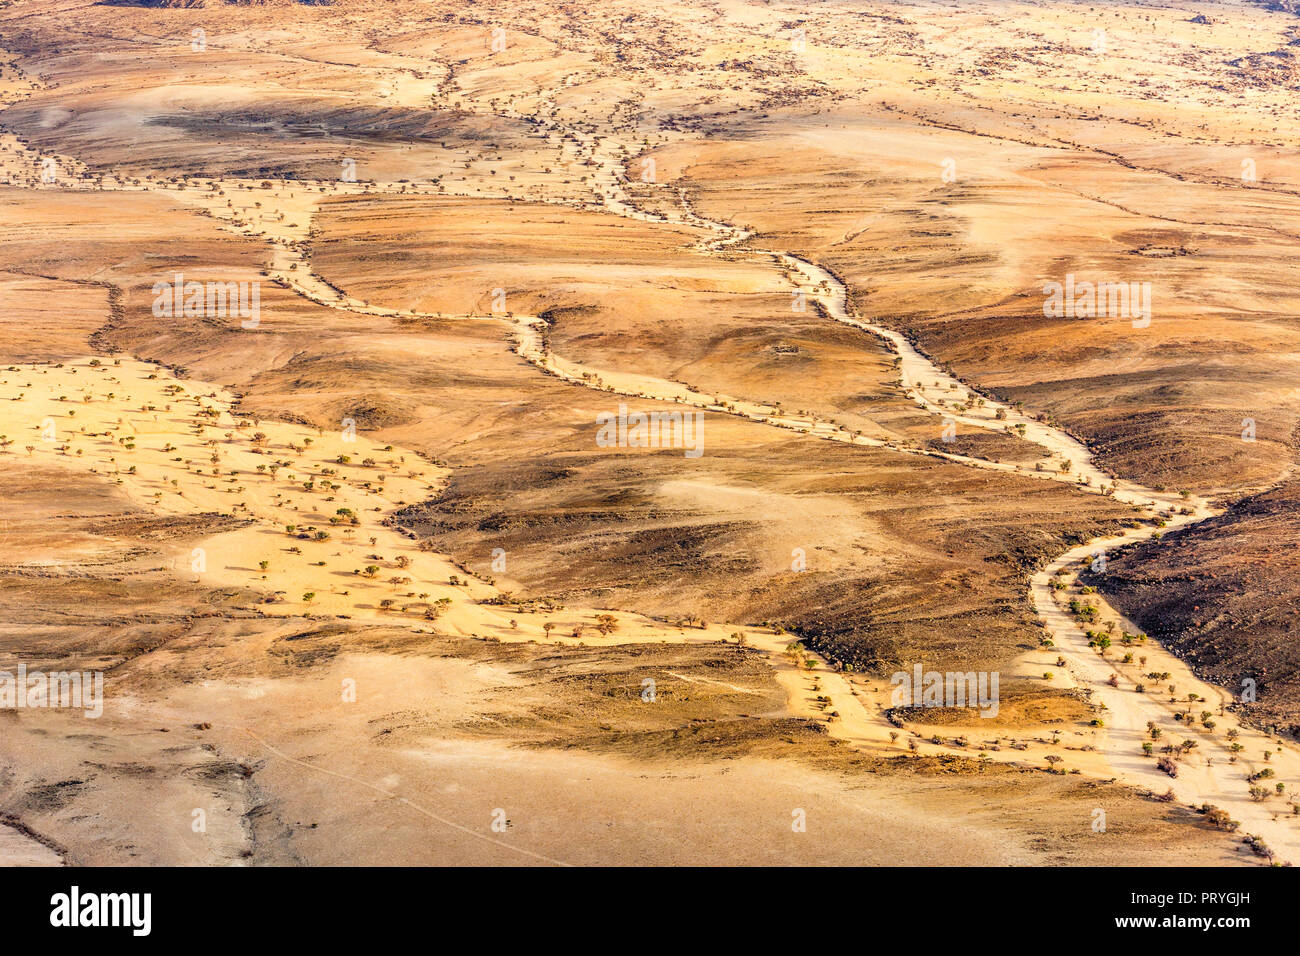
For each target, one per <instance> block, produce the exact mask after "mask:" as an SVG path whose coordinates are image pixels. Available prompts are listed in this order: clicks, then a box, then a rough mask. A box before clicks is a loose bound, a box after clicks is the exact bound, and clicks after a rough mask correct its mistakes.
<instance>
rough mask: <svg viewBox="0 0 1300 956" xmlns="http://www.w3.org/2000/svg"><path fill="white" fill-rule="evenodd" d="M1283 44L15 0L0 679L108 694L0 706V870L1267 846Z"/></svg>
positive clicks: (1276, 812)
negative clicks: (914, 684) (168, 304)
mask: <svg viewBox="0 0 1300 956" xmlns="http://www.w3.org/2000/svg"><path fill="white" fill-rule="evenodd" d="M1197 14H1203V16H1201V17H1200V18H1199V19H1194V18H1195V17H1196V16H1197ZM1297 49H1300V19H1297V17H1295V16H1293V15H1291V14H1289V13H1287V12H1286V11H1284V10H1273V9H1267V8H1266V6H1265V5H1253V4H1228V3H1217V2H1206V3H1194V4H1188V5H1186V6H1185V7H1179V8H1177V9H1175V8H1167V7H1166V8H1152V7H1148V6H1144V5H1139V4H1132V5H1130V4H1126V3H1115V4H1102V5H1092V6H1087V5H1080V4H1075V3H1069V2H1065V0H1044V2H1039V3H1015V4H1002V3H996V4H995V3H988V4H973V5H963V7H962V9H961V10H960V11H955V10H954V9H953V8H952V7H951V6H945V5H941V4H937V3H935V4H931V3H926V2H923V3H913V4H894V3H884V2H862V3H858V2H846V3H842V4H840V3H837V4H830V5H817V6H816V7H815V8H814V9H808V8H807V5H799V4H758V3H747V2H741V0H736V2H732V0H724V2H722V3H718V4H710V5H708V6H707V7H701V6H699V5H697V4H688V3H670V4H668V5H666V6H660V7H657V8H656V9H655V10H654V11H648V10H646V9H644V8H643V7H637V6H634V5H626V4H619V3H616V4H614V5H613V6H610V7H608V8H603V9H601V10H583V11H580V12H579V11H576V10H571V9H570V8H567V7H563V6H558V5H554V4H550V3H546V2H539V3H536V4H534V3H527V4H524V5H523V6H522V7H521V6H520V5H519V4H509V5H505V4H495V3H489V4H474V5H472V6H468V7H466V6H464V5H458V4H450V3H441V2H437V0H420V2H418V3H413V4H407V5H404V6H403V8H402V11H401V12H400V13H394V11H393V9H392V7H391V5H388V4H383V3H379V2H378V0H339V2H336V3H335V4H333V5H330V6H315V5H301V4H293V3H289V2H287V0H286V2H285V3H269V4H264V5H254V6H242V5H240V6H236V5H229V4H225V3H220V2H208V3H204V4H199V5H194V6H192V5H189V4H181V3H159V4H146V3H139V4H129V3H121V4H117V5H110V6H96V7H93V8H87V7H85V6H83V5H81V4H79V3H76V2H73V0H30V2H27V3H24V4H21V5H17V4H11V5H9V6H6V7H3V8H0V105H2V107H3V108H0V245H3V249H4V252H5V256H4V260H3V261H4V263H5V264H4V266H3V268H0V493H3V496H4V501H5V508H4V512H3V514H2V515H0V578H3V582H4V587H3V589H2V590H0V608H3V613H2V614H0V671H6V672H13V671H15V670H16V668H17V667H18V665H19V664H20V663H21V664H23V665H24V666H25V667H26V669H27V670H28V671H29V672H30V671H35V670H44V671H71V670H85V671H97V672H101V673H103V675H104V687H105V698H104V702H103V714H102V716H99V717H90V716H87V715H85V714H83V713H81V712H80V711H79V710H78V709H76V708H32V707H8V708H3V709H0V726H3V728H4V732H3V733H0V770H2V771H3V772H0V860H2V861H4V862H5V863H8V864H10V865H58V864H71V865H77V864H114V865H117V864H138V865H150V864H176V863H179V864H253V865H256V864H272V863H289V864H304V865H322V864H324V865H347V864H377V863H398V864H412V865H419V864H458V865H496V864H529V865H533V864H536V865H565V864H572V865H583V864H637V863H649V864H656V865H696V864H720V863H723V864H725V863H730V864H746V865H762V864H818V865H826V864H831V865H835V864H845V865H852V864H859V865H860V864H869V865H882V866H883V865H909V864H985V865H1006V864H1011V865H1071V864H1101V865H1137V864H1175V863H1181V864H1209V865H1219V864H1235V865H1250V864H1260V863H1268V862H1274V863H1290V862H1293V861H1296V860H1300V805H1298V804H1296V803H1295V802H1294V800H1295V798H1294V796H1293V794H1292V788H1293V787H1294V786H1295V785H1296V784H1297V782H1298V781H1300V746H1298V745H1297V743H1296V740H1295V731H1296V729H1297V725H1296V723H1295V722H1294V714H1295V713H1298V712H1300V690H1298V688H1300V676H1297V675H1298V674H1300V658H1297V656H1296V655H1295V654H1294V653H1292V649H1291V646H1290V645H1291V644H1292V643H1293V641H1292V638H1293V637H1294V634H1295V628H1294V617H1293V615H1292V614H1291V613H1290V606H1291V604H1293V601H1292V599H1291V596H1292V595H1293V594H1294V589H1293V578H1294V573H1293V572H1294V570H1295V568H1294V565H1295V562H1296V560H1297V558H1296V554H1300V552H1298V551H1297V549H1296V547H1295V544H1296V542H1294V541H1291V540H1290V539H1291V538H1292V537H1294V531H1295V528H1294V527H1293V525H1294V522H1293V521H1291V515H1290V511H1291V510H1293V509H1289V508H1288V502H1291V501H1292V498H1293V495H1291V491H1292V490H1293V489H1292V488H1291V485H1292V484H1293V483H1294V479H1293V478H1292V471H1293V467H1294V461H1295V452H1296V443H1295V436H1296V427H1297V416H1298V415H1300V412H1298V411H1297V409H1300V404H1297V402H1296V398H1297V397H1298V396H1300V365H1298V364H1297V356H1300V339H1298V338H1297V336H1298V335H1300V330H1297V327H1296V324H1295V319H1294V315H1295V308H1296V305H1297V303H1300V288H1298V287H1297V285H1296V281H1295V278H1294V269H1293V268H1292V263H1293V262H1294V257H1295V253H1296V248H1295V244H1296V243H1297V242H1300V233H1297V232H1296V231H1295V229H1294V226H1293V225H1292V224H1293V223H1294V221H1295V213H1296V212H1297V211H1300V207H1297V202H1298V200H1297V196H1298V195H1300V165H1297V163H1296V161H1295V159H1294V156H1295V145H1296V139H1297V136H1296V133H1297V130H1296V125H1295V119H1296V117H1295V113H1294V90H1295V86H1296V83H1297V80H1298V79H1300V67H1296V66H1295V65H1294V64H1295V62H1296V60H1295V58H1296V57H1297V56H1300V53H1296V52H1294V51H1296V50H1297ZM178 274H180V275H181V276H182V277H183V278H182V281H185V280H191V281H196V282H200V283H209V282H220V283H243V284H245V287H247V286H248V285H250V284H253V285H255V286H256V288H257V292H258V296H259V300H258V301H259V305H258V308H257V312H256V314H255V315H253V314H240V313H239V312H238V311H237V310H234V309H224V308H223V309H216V308H214V307H213V305H212V304H211V302H207V303H205V304H203V305H201V306H200V307H198V308H197V309H192V310H185V309H183V308H181V309H179V310H177V311H174V312H172V313H171V314H168V313H167V312H165V311H162V310H160V309H159V307H158V296H159V290H160V289H163V288H170V287H171V286H172V284H173V283H174V282H175V281H176V276H177V275H178ZM1067 274H1068V275H1070V276H1071V277H1075V276H1077V277H1078V278H1079V279H1080V280H1081V281H1092V282H1103V283H1104V282H1111V281H1116V282H1118V281H1124V282H1126V283H1127V282H1133V283H1143V282H1146V283H1150V286H1151V289H1152V292H1153V294H1152V300H1151V301H1152V303H1153V305H1152V310H1151V314H1150V316H1149V317H1148V318H1149V321H1141V320H1140V319H1141V317H1137V319H1138V320H1133V319H1134V318H1135V317H1132V316H1129V315H1106V316H1102V317H1097V318H1089V317H1086V316H1085V317H1076V316H1073V315H1067V316H1065V317H1057V318H1053V317H1051V316H1049V315H1045V314H1044V309H1043V305H1044V283H1047V282H1051V281H1064V280H1065V278H1066V276H1067ZM1073 281H1074V280H1073V278H1071V282H1073ZM232 288H233V287H232ZM620 407H625V408H626V409H630V410H631V411H632V412H647V413H653V412H660V413H665V414H668V413H671V414H675V415H677V416H686V417H687V418H688V419H689V418H690V417H691V416H695V415H698V416H699V421H700V423H701V424H700V431H699V432H698V437H700V438H701V440H702V443H701V446H700V454H699V455H695V454H690V453H688V452H689V449H688V448H684V447H682V445H681V444H680V443H678V444H677V445H675V446H674V445H672V444H667V445H665V446H664V447H635V446H633V447H626V446H621V447H610V446H608V444H607V443H604V442H602V441H601V440H598V427H599V426H598V422H599V421H600V420H601V416H605V415H610V414H614V413H616V412H617V411H618V410H619V409H620ZM915 665H921V666H922V667H923V669H925V670H937V671H957V672H976V673H981V674H987V673H989V672H997V673H998V675H999V676H1000V699H999V701H998V708H997V714H996V715H995V716H981V715H980V713H979V712H978V711H977V710H975V709H972V708H968V707H939V708H934V709H927V708H910V707H906V706H899V705H898V703H897V701H896V700H895V698H894V686H893V683H892V682H891V677H892V676H893V675H894V674H896V673H898V672H904V673H911V671H912V668H913V667H914V666H915ZM1247 686H1249V688H1250V691H1249V692H1247V693H1243V688H1245V687H1247ZM1099 820H1100V821H1101V824H1100V825H1099V824H1098V821H1099Z"/></svg>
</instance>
